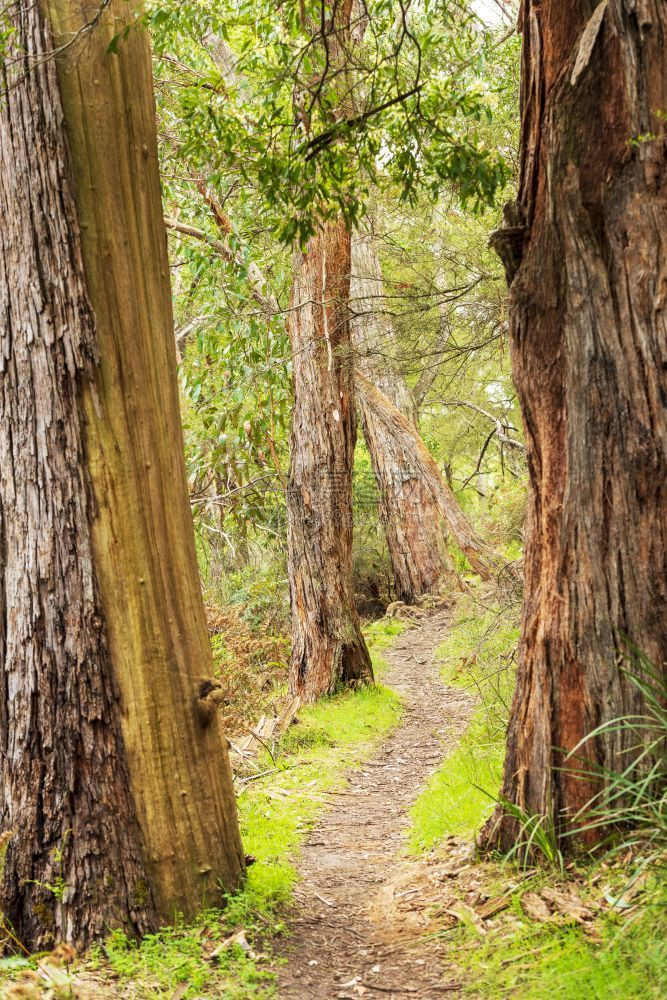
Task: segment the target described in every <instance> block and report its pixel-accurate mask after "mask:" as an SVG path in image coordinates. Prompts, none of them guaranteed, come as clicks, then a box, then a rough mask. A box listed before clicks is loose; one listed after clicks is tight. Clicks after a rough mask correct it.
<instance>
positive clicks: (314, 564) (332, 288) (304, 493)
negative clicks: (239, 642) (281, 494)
mask: <svg viewBox="0 0 667 1000" xmlns="http://www.w3.org/2000/svg"><path fill="white" fill-rule="evenodd" d="M349 282H350V233H349V230H348V229H347V228H346V226H345V225H344V223H342V222H338V223H333V222H329V223H326V224H325V225H324V226H323V227H322V228H321V230H320V232H319V233H318V234H317V235H316V236H314V237H313V238H312V239H311V240H310V242H309V244H308V247H307V249H306V252H305V253H301V252H297V253H296V254H295V259H294V277H293V284H292V303H291V309H292V311H291V313H290V320H289V334H290V341H291V345H292V357H293V365H294V396H295V398H294V410H293V414H292V439H291V462H290V474H289V484H288V490H287V500H288V503H287V515H288V518H287V542H288V553H289V559H288V569H289V579H290V597H291V605H292V643H293V646H292V662H291V668H290V690H291V692H292V694H296V695H300V696H301V697H302V698H303V699H304V700H307V701H312V700H313V699H315V698H317V697H319V696H320V695H322V694H325V693H327V692H331V691H333V690H335V689H336V688H337V687H338V686H340V685H341V684H352V685H354V684H358V683H363V682H367V681H372V680H373V671H372V668H371V662H370V657H369V655H368V651H367V649H366V646H365V643H364V640H363V637H362V635H361V629H360V626H359V618H358V615H357V611H356V607H355V600H354V588H353V584H352V465H353V462H354V446H355V441H356V421H355V411H354V397H353V366H352V363H351V361H352V359H351V357H350V323H349V315H348V298H349Z"/></svg>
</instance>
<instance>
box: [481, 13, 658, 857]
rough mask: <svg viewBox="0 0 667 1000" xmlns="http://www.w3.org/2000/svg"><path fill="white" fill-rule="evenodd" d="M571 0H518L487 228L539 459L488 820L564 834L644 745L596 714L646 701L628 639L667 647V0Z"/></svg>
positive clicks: (629, 711)
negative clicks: (504, 734) (504, 155)
mask: <svg viewBox="0 0 667 1000" xmlns="http://www.w3.org/2000/svg"><path fill="white" fill-rule="evenodd" d="M562 7H563V5H562V4H561V3H559V2H558V0H541V2H538V0H525V2H524V4H523V7H522V13H521V21H520V27H521V31H522V34H523V55H522V107H523V111H522V134H521V171H520V183H519V194H518V200H517V202H516V203H512V204H510V205H508V206H507V211H506V220H505V226H504V227H503V228H502V229H500V230H499V231H498V232H497V233H495V235H494V237H493V243H494V245H495V247H496V248H497V250H498V251H499V253H500V254H501V256H502V259H503V262H504V264H505V268H506V272H507V279H508V282H509V285H510V313H511V348H512V360H513V368H514V378H515V382H516V385H517V389H518V393H519V398H520V402H521V407H522V410H523V417H524V424H525V430H526V443H527V455H528V468H529V472H530V499H529V516H528V537H527V545H526V552H525V567H526V597H525V605H524V611H523V629H522V639H521V646H520V664H519V676H518V684H517V689H516V695H515V698H514V702H513V705H512V709H511V717H510V723H509V733H508V748H507V749H508V752H507V759H506V764H505V778H504V785H503V792H502V794H503V797H504V799H505V800H506V801H508V802H509V803H511V805H512V807H513V808H512V816H511V817H510V816H503V810H502V809H500V810H499V814H498V815H497V816H496V817H495V818H494V822H493V824H492V825H491V826H490V827H489V829H488V830H487V835H486V839H487V841H488V842H490V843H493V844H497V843H500V844H501V845H503V846H507V845H509V844H510V843H512V841H513V840H514V838H515V837H516V834H517V820H516V819H515V818H514V817H515V816H516V813H517V807H518V811H519V814H521V813H522V812H523V814H524V815H525V814H529V815H531V816H538V817H541V818H542V821H543V822H545V823H546V824H548V826H549V827H551V828H553V829H554V831H555V835H556V836H557V837H558V838H560V839H561V843H562V846H564V847H567V846H568V845H569V846H570V847H571V846H572V844H573V843H574V840H573V839H572V838H570V839H569V840H567V839H564V838H565V837H567V835H568V834H572V833H573V831H574V830H576V827H577V825H582V824H584V825H585V818H582V816H581V815H580V813H581V810H582V809H583V810H584V813H585V807H586V804H587V802H588V801H589V799H590V797H591V796H592V795H593V794H594V793H595V792H596V791H598V790H599V788H600V782H603V781H604V774H605V773H608V772H609V771H610V770H616V769H618V768H619V766H620V767H622V768H625V767H627V768H628V769H629V770H628V774H630V773H631V771H632V762H633V755H634V754H636V753H637V752H638V750H637V748H636V747H635V746H633V744H634V743H635V740H636V737H635V735H634V729H633V726H632V725H623V724H619V725H605V724H608V723H610V722H611V720H613V719H616V718H618V717H625V716H632V717H634V718H635V719H636V718H637V717H638V716H641V715H642V713H643V712H644V709H645V705H644V701H643V698H644V695H643V693H642V689H641V687H638V686H637V685H635V684H633V683H631V681H630V679H629V677H628V669H630V670H632V669H633V657H632V655H631V651H632V649H633V648H635V649H638V650H639V651H641V653H642V654H643V656H644V657H645V658H647V659H648V660H649V661H651V662H652V663H653V664H654V669H655V670H656V671H657V672H658V674H659V675H664V669H665V666H664V665H665V662H666V661H667V589H666V587H665V581H666V580H667V521H666V518H665V511H666V510H667V494H666V484H667V421H666V418H665V413H666V411H665V400H666V399H667V377H666V376H667V364H666V363H665V358H666V355H665V344H666V343H667V326H666V325H665V308H664V304H665V297H666V295H667V263H666V261H665V253H664V233H665V231H666V230H667V162H666V160H665V141H666V139H667V128H666V125H665V108H667V48H666V47H665V38H666V37H667V9H666V8H665V5H664V4H659V3H644V4H636V3H634V2H629V0H602V2H601V3H598V4H595V3H593V2H591V0H576V2H573V3H570V4H569V5H568V13H567V16H566V17H564V16H563V10H562ZM593 730H595V731H596V732H595V735H594V736H593V737H592V738H591V739H589V740H588V741H586V742H585V743H584V744H583V745H582V746H579V745H580V743H581V741H582V740H584V738H585V737H586V735H587V734H588V733H590V732H592V731H593ZM577 748H578V749H577ZM575 750H576V753H575V754H574V756H573V757H569V758H568V753H572V752H573V751H575ZM499 819H500V824H499V825H498V822H497V821H498V820H499ZM601 832H602V831H601V828H600V827H597V828H589V830H588V832H587V833H586V834H584V838H585V839H588V840H590V839H592V840H595V839H597V838H599V837H600V836H601Z"/></svg>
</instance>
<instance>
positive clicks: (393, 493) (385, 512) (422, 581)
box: [350, 227, 454, 603]
mask: <svg viewBox="0 0 667 1000" xmlns="http://www.w3.org/2000/svg"><path fill="white" fill-rule="evenodd" d="M350 305H351V310H352V316H353V318H352V342H353V346H354V351H355V359H356V363H357V365H358V367H359V370H360V371H361V372H362V373H363V374H364V375H365V376H366V378H368V379H369V380H370V381H371V382H372V383H373V384H374V385H375V386H376V387H377V388H378V389H380V390H381V391H382V392H383V393H384V395H385V396H386V397H387V398H388V399H389V400H390V401H391V402H392V403H393V404H394V406H396V407H397V409H398V410H400V412H401V413H402V414H403V415H404V416H405V418H406V419H407V420H408V421H409V422H410V423H411V424H412V425H413V426H414V427H415V430H416V413H415V406H414V402H413V400H412V397H411V394H410V389H409V388H408V385H407V383H406V381H405V379H404V378H403V377H402V375H401V374H400V372H397V371H396V370H395V369H394V367H393V365H392V357H391V355H392V351H393V349H394V347H395V334H394V328H393V323H392V320H391V317H390V316H388V315H387V314H386V312H384V310H386V297H385V294H384V282H383V279H382V269H381V265H380V258H379V256H378V252H377V247H376V244H375V237H374V235H373V232H372V229H371V228H370V227H366V228H363V229H359V230H357V231H356V232H355V233H354V234H353V236H352V274H351V279H350ZM358 398H359V408H360V411H361V424H362V428H363V432H364V438H365V440H366V445H367V446H368V451H369V454H370V458H371V464H372V467H373V473H374V475H375V479H376V482H377V486H378V492H379V495H380V517H381V520H382V524H383V526H384V530H385V535H386V538H387V549H388V551H389V558H390V560H391V566H392V572H393V578H394V587H395V591H396V597H397V598H399V599H400V600H403V601H407V602H409V603H412V602H413V601H414V599H415V598H416V597H418V596H419V595H421V594H426V593H435V592H437V591H438V590H439V589H440V588H441V587H442V586H443V585H444V584H446V583H449V582H451V581H452V579H453V578H454V572H453V567H452V563H451V560H450V558H449V554H448V552H447V545H446V541H445V532H444V526H443V521H442V518H441V516H440V514H439V512H438V508H437V505H436V503H435V500H434V498H433V495H432V494H431V492H430V491H429V490H428V489H424V486H423V482H422V477H421V473H420V470H419V468H418V466H417V465H416V464H415V462H414V460H413V456H414V449H412V448H408V449H406V448H405V447H404V442H403V440H402V439H401V437H396V436H395V435H393V434H391V433H388V431H387V428H386V425H385V424H384V423H383V422H382V421H381V420H380V419H378V416H377V414H376V412H375V410H374V409H373V408H372V407H370V406H369V405H368V404H367V402H366V399H365V397H364V395H363V393H362V394H360V395H359V397H358Z"/></svg>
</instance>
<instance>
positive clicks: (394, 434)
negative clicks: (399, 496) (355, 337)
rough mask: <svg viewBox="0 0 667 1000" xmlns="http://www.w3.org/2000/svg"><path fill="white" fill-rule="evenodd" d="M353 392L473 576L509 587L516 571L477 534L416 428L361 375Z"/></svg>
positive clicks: (358, 375)
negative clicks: (404, 460) (415, 478)
mask: <svg viewBox="0 0 667 1000" xmlns="http://www.w3.org/2000/svg"><path fill="white" fill-rule="evenodd" d="M356 390H357V396H358V397H359V399H360V400H362V401H363V406H364V408H366V409H367V410H368V411H369V412H372V414H373V416H374V419H375V424H376V426H377V427H378V428H380V429H381V433H382V434H383V436H384V437H385V438H386V439H388V440H391V441H392V442H393V445H392V447H395V448H396V449H399V448H400V449H401V450H402V452H403V453H404V454H405V455H406V456H408V458H409V461H410V465H411V467H412V468H413V469H415V471H416V473H418V475H419V477H420V478H419V489H420V493H423V494H424V495H425V496H427V497H430V499H431V502H432V503H433V506H434V507H435V509H436V510H437V511H438V513H439V515H440V517H442V519H443V520H444V521H445V523H446V524H447V526H448V527H449V529H450V531H451V533H452V537H453V538H454V541H455V542H456V544H457V545H458V546H459V548H460V549H461V551H462V552H463V554H464V555H465V557H466V559H467V560H468V562H469V563H470V565H471V566H472V568H473V569H474V570H475V572H476V573H479V575H480V576H481V577H482V579H483V580H489V579H491V578H492V577H494V578H496V579H498V580H500V579H501V578H502V577H505V576H506V578H507V581H508V583H512V584H513V583H514V581H515V580H516V579H517V576H518V570H517V569H516V567H514V566H512V565H511V564H508V563H506V562H505V561H504V560H503V559H502V557H501V556H499V555H498V553H497V552H496V551H495V550H494V549H493V548H492V547H491V546H490V545H489V544H488V543H487V542H485V541H484V539H483V538H480V536H479V535H478V534H477V532H476V531H475V529H474V527H473V525H472V524H471V523H470V521H469V520H468V518H467V517H466V516H465V514H464V513H463V511H462V510H461V507H460V506H459V504H458V503H457V501H456V497H455V496H454V494H453V493H452V491H451V489H450V487H449V486H448V485H447V483H446V482H445V481H444V479H443V478H442V475H441V473H440V469H439V468H438V465H437V463H436V461H435V459H434V458H433V456H432V455H431V454H430V452H429V450H428V448H427V447H426V445H425V444H424V442H423V441H422V439H421V438H420V437H419V434H418V432H417V430H416V428H415V427H414V426H413V425H412V424H411V423H409V422H408V420H406V418H405V417H404V416H403V414H402V413H401V412H400V410H398V409H397V408H396V407H395V406H394V405H393V403H392V402H391V400H389V399H388V398H387V397H386V396H385V395H384V393H382V392H380V390H379V389H377V388H376V387H375V386H374V385H372V383H371V382H370V380H369V379H367V378H366V377H365V376H364V375H362V374H361V372H358V373H357V378H356ZM417 502H419V501H417Z"/></svg>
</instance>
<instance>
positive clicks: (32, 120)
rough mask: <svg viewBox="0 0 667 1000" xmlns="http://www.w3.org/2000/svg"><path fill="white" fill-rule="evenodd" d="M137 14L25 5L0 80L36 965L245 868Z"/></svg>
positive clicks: (19, 671)
mask: <svg viewBox="0 0 667 1000" xmlns="http://www.w3.org/2000/svg"><path fill="white" fill-rule="evenodd" d="M135 12H136V8H135V5H133V4H131V3H125V2H120V0H118V2H116V0H112V2H111V4H110V5H109V8H108V9H106V10H104V11H103V12H101V10H100V6H99V4H90V3H84V2H65V0H45V2H44V3H43V4H42V5H40V4H36V3H19V4H16V5H14V6H13V7H12V8H11V10H10V12H9V15H10V17H11V20H12V25H13V27H14V28H15V35H14V36H13V38H12V41H11V45H12V51H11V53H10V55H11V57H13V58H15V59H16V61H15V62H10V61H9V60H8V61H7V63H6V64H5V65H4V67H3V71H2V84H1V86H2V90H3V91H4V93H3V96H2V101H1V103H0V217H1V218H2V220H3V223H2V229H1V231H0V680H1V684H2V688H1V692H0V773H1V777H2V797H1V798H0V830H2V831H3V833H5V834H6V835H7V838H8V840H9V844H8V850H7V855H6V859H5V863H4V870H3V872H2V882H1V886H0V908H1V909H2V912H3V913H4V914H5V916H6V918H7V919H9V920H10V921H11V922H12V925H13V928H14V931H15V933H16V935H17V936H18V938H19V939H21V941H22V942H23V944H24V945H26V946H28V947H32V948H41V947H47V946H49V945H50V944H52V943H53V942H54V941H55V940H62V939H65V940H68V941H71V942H73V943H75V944H76V945H85V944H86V943H87V942H88V941H90V940H91V938H93V937H95V936H98V935H100V934H102V933H103V932H104V931H105V930H106V929H107V928H109V927H121V928H123V929H125V930H126V931H128V932H130V933H141V932H144V931H146V930H148V929H150V928H152V927H155V926H157V925H158V924H159V922H160V921H167V920H169V919H172V918H173V915H174V913H175V912H177V911H180V912H182V913H184V914H185V915H186V917H187V916H193V915H194V914H195V913H196V912H197V911H198V910H199V909H200V908H201V907H202V906H205V905H207V904H211V903H213V902H214V901H215V900H216V898H217V897H218V893H219V883H222V885H223V886H225V887H227V888H232V887H234V886H235V885H236V884H237V882H238V880H239V877H240V875H241V872H242V868H243V857H242V853H241V845H240V840H239V834H238V827H237V822H236V814H235V804H234V796H233V791H232V785H231V780H230V779H231V776H230V771H229V764H228V761H227V756H226V750H225V749H224V747H223V743H222V740H221V734H220V733H219V731H218V728H217V720H216V717H215V716H216V712H215V704H214V703H213V702H214V700H215V696H214V694H213V697H211V695H208V696H207V694H208V692H209V690H211V689H212V688H213V687H214V686H213V685H209V684H208V681H206V682H203V681H202V680H201V678H209V677H210V673H211V657H210V648H209V645H208V638H207V633H206V626H205V622H204V615H203V605H202V599H201V593H200V589H199V582H198V575H197V566H196V559H195V551H194V541H193V532H192V522H191V517H190V512H189V505H188V496H187V488H186V481H185V468H184V458H183V447H182V434H181V427H180V418H179V411H178V397H177V390H176V360H175V350H174V343H173V322H172V315H171V299H170V288H169V278H168V263H167V256H166V240H165V234H164V227H163V224H162V212H161V201H160V184H159V176H158V165H157V146H156V136H155V122H154V102H153V95H152V81H151V66H150V52H149V48H148V42H147V38H146V36H145V34H144V33H143V32H142V31H141V30H140V29H134V30H133V31H132V32H131V33H130V35H129V37H128V38H127V39H126V40H124V41H123V42H122V43H121V44H120V45H119V48H118V55H110V54H109V53H108V51H107V48H108V46H109V43H110V41H111V39H112V38H113V37H114V35H115V34H116V33H117V32H118V31H121V30H122V28H123V26H124V25H125V24H128V23H130V22H131V21H132V19H133V15H134V14H135ZM93 19H94V20H93ZM86 24H88V25H89V27H87V28H85V29H84V25H86ZM82 29H83V30H82ZM75 33H78V34H77V39H78V40H77V41H75V42H74V43H72V38H73V37H74V35H75ZM65 42H68V43H70V44H67V45H65V44H64V43H65ZM54 50H55V51H56V52H58V53H59V54H58V58H57V61H55V60H54V58H53V53H54ZM10 66H11V69H10Z"/></svg>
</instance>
